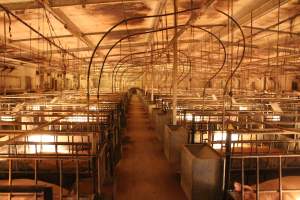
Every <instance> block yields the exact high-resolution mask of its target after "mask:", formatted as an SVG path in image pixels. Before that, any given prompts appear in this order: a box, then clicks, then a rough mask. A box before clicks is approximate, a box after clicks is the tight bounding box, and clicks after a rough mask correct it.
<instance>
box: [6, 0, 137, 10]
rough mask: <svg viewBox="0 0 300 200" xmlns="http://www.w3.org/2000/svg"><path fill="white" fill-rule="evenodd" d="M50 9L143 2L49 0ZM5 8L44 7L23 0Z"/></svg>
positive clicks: (121, 0)
mask: <svg viewBox="0 0 300 200" xmlns="http://www.w3.org/2000/svg"><path fill="white" fill-rule="evenodd" d="M48 1H49V6H50V7H64V6H76V5H81V6H83V7H85V5H88V4H114V3H122V2H124V3H126V2H141V0H124V1H123V0H48ZM2 5H3V6H5V7H6V8H8V9H9V10H26V9H37V8H42V5H41V4H39V3H38V2H37V1H35V0H31V1H28V0H23V1H13V2H8V3H3V4H2Z"/></svg>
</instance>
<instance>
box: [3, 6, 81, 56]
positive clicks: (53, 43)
mask: <svg viewBox="0 0 300 200" xmlns="http://www.w3.org/2000/svg"><path fill="white" fill-rule="evenodd" d="M0 8H2V9H3V10H4V11H5V12H6V13H7V14H9V15H11V16H13V17H14V18H16V19H17V20H18V21H19V22H21V23H22V24H23V25H25V26H26V27H28V28H29V29H30V30H32V31H33V32H35V33H36V34H38V35H39V36H40V37H42V38H43V39H45V40H47V41H48V42H49V43H50V44H52V45H53V46H55V47H57V48H58V49H59V50H61V52H63V53H67V54H69V55H71V56H73V57H74V58H77V59H79V58H78V57H77V56H76V55H75V54H73V53H71V52H69V51H67V50H66V49H64V48H62V47H60V46H59V45H58V44H56V43H55V42H53V41H51V40H50V39H49V38H47V37H46V36H44V35H43V34H42V33H40V32H39V31H37V30H36V29H34V28H33V27H32V26H30V25H29V24H28V23H26V22H25V21H23V20H22V19H21V18H20V17H18V16H17V15H15V14H14V13H13V12H11V11H10V10H9V9H8V8H6V7H5V6H3V5H2V4H0Z"/></svg>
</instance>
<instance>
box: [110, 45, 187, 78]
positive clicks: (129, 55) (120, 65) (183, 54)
mask: <svg viewBox="0 0 300 200" xmlns="http://www.w3.org/2000/svg"><path fill="white" fill-rule="evenodd" d="M153 51H155V50H153ZM178 52H179V53H182V54H183V55H185V56H186V54H184V53H183V52H181V51H178ZM129 56H130V55H129ZM126 57H128V56H126ZM147 57H149V56H147ZM138 58H145V57H138ZM125 62H127V60H126V61H125ZM123 64H124V62H123V63H122V65H120V67H118V68H117V71H116V73H115V77H117V73H118V72H119V69H120V68H121V67H122V66H123ZM116 67H117V66H116ZM127 70H128V67H126V69H125V70H124V71H123V72H122V75H121V79H122V77H123V74H124V73H125V72H126V71H127ZM182 75H183V73H182V74H181V75H180V77H181V76H182ZM115 81H116V82H117V78H115Z"/></svg>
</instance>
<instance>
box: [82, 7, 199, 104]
mask: <svg viewBox="0 0 300 200" xmlns="http://www.w3.org/2000/svg"><path fill="white" fill-rule="evenodd" d="M198 9H200V7H196V8H191V9H186V10H182V11H178V12H176V14H180V13H185V12H189V11H194V10H198ZM174 14H175V13H165V14H160V15H149V16H142V17H141V16H140V17H132V18H128V19H124V20H122V21H120V22H118V23H117V24H115V25H114V26H112V27H111V28H110V29H109V30H108V31H107V32H106V33H105V34H104V35H103V36H102V37H101V39H100V40H99V42H98V43H97V45H96V47H95V49H94V51H93V53H92V56H91V58H90V62H89V66H88V73H87V98H88V99H89V94H90V81H89V80H90V72H91V66H92V63H93V59H94V57H95V54H96V51H97V49H98V47H99V46H100V44H101V42H102V41H103V40H104V39H105V37H106V36H107V35H108V34H109V33H110V32H111V31H112V30H114V29H115V28H116V27H117V26H119V25H121V24H123V23H128V22H129V21H134V20H138V19H147V18H154V17H165V16H169V15H174Z"/></svg>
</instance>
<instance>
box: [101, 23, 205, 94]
mask: <svg viewBox="0 0 300 200" xmlns="http://www.w3.org/2000/svg"><path fill="white" fill-rule="evenodd" d="M187 26H189V27H192V28H197V29H200V30H205V29H203V28H201V27H199V26H194V25H189V24H184V25H178V26H177V27H187ZM173 28H174V26H172V27H166V28H161V29H157V30H150V31H144V32H139V33H134V34H130V35H127V36H124V37H123V38H121V39H119V40H118V41H117V42H115V43H114V44H113V45H112V46H111V48H110V49H109V50H108V52H107V54H106V55H105V58H104V60H103V62H102V65H101V68H100V74H99V81H98V90H97V97H99V93H100V84H101V78H102V73H103V69H104V66H105V63H106V60H107V58H108V56H109V54H110V52H111V51H112V49H113V48H115V47H116V46H117V45H118V44H119V43H120V42H121V41H123V40H125V39H127V38H129V37H133V36H136V35H143V34H149V33H154V32H159V31H163V30H169V29H173ZM206 32H207V30H206ZM208 32H209V31H208Z"/></svg>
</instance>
